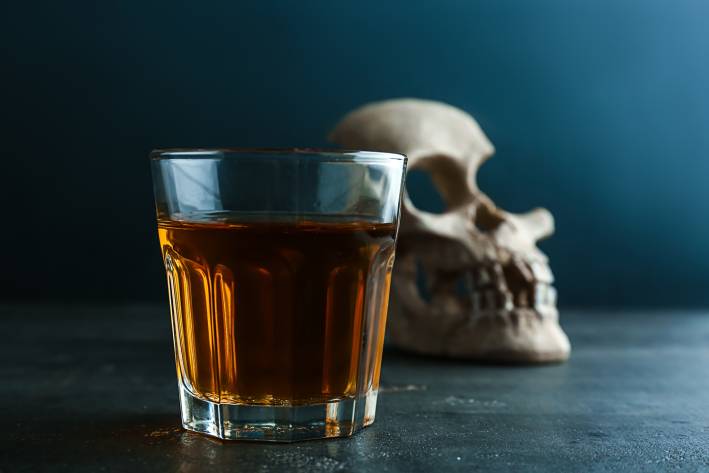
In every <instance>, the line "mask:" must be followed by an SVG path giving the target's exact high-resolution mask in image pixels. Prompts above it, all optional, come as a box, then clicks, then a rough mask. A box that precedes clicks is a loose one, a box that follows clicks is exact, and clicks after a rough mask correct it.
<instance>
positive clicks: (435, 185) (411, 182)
mask: <svg viewBox="0 0 709 473" xmlns="http://www.w3.org/2000/svg"><path fill="white" fill-rule="evenodd" d="M406 189H407V192H408V194H409V198H410V199H411V202H412V203H413V204H414V206H416V208H417V209H419V210H423V211H425V212H431V213H437V214H440V213H444V212H445V211H447V210H450V209H453V208H455V207H458V206H460V205H464V204H467V203H469V202H470V201H471V194H470V189H469V186H468V183H467V182H466V175H465V170H464V169H461V167H460V165H459V164H458V163H456V162H455V161H453V160H452V159H451V158H448V157H446V156H430V157H427V158H422V159H421V160H419V162H418V163H417V166H416V167H415V168H410V169H409V171H408V173H407V175H406Z"/></svg>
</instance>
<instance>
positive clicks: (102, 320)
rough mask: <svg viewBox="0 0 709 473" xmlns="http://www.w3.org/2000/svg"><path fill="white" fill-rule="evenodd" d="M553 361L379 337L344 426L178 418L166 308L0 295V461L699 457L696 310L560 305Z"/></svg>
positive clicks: (704, 347)
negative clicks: (214, 424)
mask: <svg viewBox="0 0 709 473" xmlns="http://www.w3.org/2000/svg"><path fill="white" fill-rule="evenodd" d="M562 321H563V325H564V327H565V328H566V329H567V331H568V333H569V335H570V337H571V340H572V343H573V346H574V351H573V354H572V359H571V361H569V362H568V363H566V364H563V365H556V366H545V367H535V368H529V367H509V366H507V367H505V366H480V365H475V364H472V363H466V362H461V361H450V360H440V359H429V358H423V357H416V356H411V355H406V354H403V353H398V352H394V351H388V352H386V354H385V360H384V368H383V370H384V371H383V376H382V384H383V387H382V392H381V395H380V398H379V409H378V412H377V421H376V422H375V424H374V425H373V426H372V427H370V428H368V429H366V430H364V431H363V432H361V433H360V434H358V435H356V436H355V437H353V438H349V439H336V440H327V441H311V442H305V443H296V444H264V443H234V442H232V443H228V442H227V443H223V442H219V441H216V440H212V439H210V438H207V437H203V436H200V435H195V434H191V433H188V432H185V431H183V430H181V428H180V427H179V424H178V403H177V389H176V382H175V368H174V365H173V356H172V343H171V339H170V328H169V322H168V315H167V309H166V308H165V307H150V306H131V305H126V306H120V307H110V308H109V307H101V306H96V307H86V306H68V305H64V306H29V305H15V306H4V307H2V308H0V328H1V329H2V332H1V333H2V339H1V341H0V360H1V364H0V419H1V422H2V424H1V425H0V427H1V430H0V471H1V472H3V473H9V472H21V471H28V472H36V471H51V472H63V471H67V472H84V471H86V472H98V471H130V472H140V471H150V472H162V471H179V472H183V473H184V472H196V471H208V472H220V471H230V472H263V473H266V472H279V471H325V472H336V471H343V472H347V471H365V472H367V471H371V472H418V471H426V472H428V471H431V472H438V471H465V472H470V471H583V472H589V471H619V472H620V471H622V472H628V471H660V470H683V471H709V376H708V374H709V363H708V362H709V313H706V312H704V313H702V312H633V313H620V312H618V313H613V312H602V313H596V312H583V313H582V312H578V313H576V312H564V313H563V314H562Z"/></svg>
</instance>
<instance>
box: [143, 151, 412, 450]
mask: <svg viewBox="0 0 709 473" xmlns="http://www.w3.org/2000/svg"><path fill="white" fill-rule="evenodd" d="M150 157H151V168H152V174H153V184H154V191H155V202H156V208H157V219H158V234H159V239H160V247H161V250H162V256H163V262H164V265H165V269H166V273H167V290H168V297H169V302H170V312H171V320H172V332H173V341H174V348H175V362H176V366H177V378H178V387H179V394H180V403H181V411H182V424H183V426H184V427H185V428H186V429H188V430H192V431H195V432H200V433H204V434H208V435H212V436H215V437H219V438H221V439H246V440H261V441H264V440H266V441H283V442H289V441H296V440H307V439H314V438H323V437H344V436H349V435H352V434H353V433H354V432H356V431H358V430H360V429H362V428H363V427H366V426H368V425H370V424H371V423H372V422H373V421H374V415H375V409H376V402H377V390H378V387H379V372H380V368H381V360H382V347H383V344H384V328H385V324H386V315H387V304H388V299H389V286H390V282H391V270H392V265H393V263H394V248H395V243H396V236H397V228H398V221H399V207H400V201H401V194H402V188H403V182H404V176H405V168H406V158H405V157H404V156H402V155H399V154H390V153H378V152H368V151H325V150H312V149H165V150H156V151H153V152H152V153H151V156H150Z"/></svg>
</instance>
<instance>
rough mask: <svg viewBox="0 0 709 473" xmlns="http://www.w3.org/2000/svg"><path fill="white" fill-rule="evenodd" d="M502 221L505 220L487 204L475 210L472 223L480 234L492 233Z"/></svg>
mask: <svg viewBox="0 0 709 473" xmlns="http://www.w3.org/2000/svg"><path fill="white" fill-rule="evenodd" d="M504 221H505V219H504V218H503V217H502V216H501V215H499V214H498V213H497V212H496V211H495V209H493V208H490V207H488V205H487V204H484V203H483V204H480V205H478V206H477V207H476V209H475V217H474V219H473V223H475V227H476V228H477V229H478V230H480V231H481V232H492V231H494V230H495V229H496V228H497V227H499V226H500V224H502V222H504Z"/></svg>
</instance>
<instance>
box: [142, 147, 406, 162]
mask: <svg viewBox="0 0 709 473" xmlns="http://www.w3.org/2000/svg"><path fill="white" fill-rule="evenodd" d="M244 155H264V156H272V157H276V156H293V155H296V156H299V157H303V158H308V157H312V158H329V160H331V161H343V162H354V161H357V160H359V159H366V160H372V161H382V162H384V161H404V162H405V161H407V158H406V155H405V154H402V153H392V152H386V151H368V150H353V149H339V148H332V149H330V148H277V147H276V148H258V147H256V148H249V147H244V148H239V147H214V148H209V147H207V148H157V149H154V150H152V151H151V152H150V155H149V158H150V160H151V161H162V160H171V159H195V160H199V159H209V158H215V157H218V158H225V157H229V156H232V157H238V156H244Z"/></svg>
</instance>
